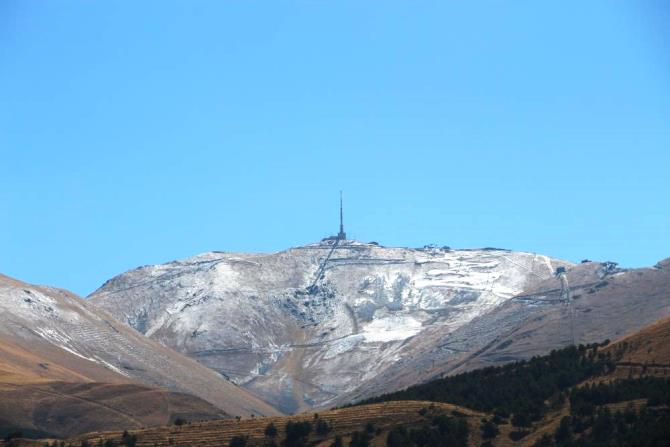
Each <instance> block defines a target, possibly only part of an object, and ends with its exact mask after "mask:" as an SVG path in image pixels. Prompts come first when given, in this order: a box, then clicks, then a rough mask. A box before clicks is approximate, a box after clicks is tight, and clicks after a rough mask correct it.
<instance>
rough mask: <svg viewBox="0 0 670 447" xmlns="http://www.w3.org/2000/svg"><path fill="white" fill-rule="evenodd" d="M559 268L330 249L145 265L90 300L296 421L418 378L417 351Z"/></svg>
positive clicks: (499, 253)
mask: <svg viewBox="0 0 670 447" xmlns="http://www.w3.org/2000/svg"><path fill="white" fill-rule="evenodd" d="M561 266H562V267H567V268H569V267H571V264H569V263H567V262H564V261H560V260H556V259H552V258H549V257H546V256H541V255H535V254H531V253H518V252H511V251H507V250H499V249H480V250H450V249H447V248H444V249H439V248H434V247H426V248H423V249H407V248H385V247H380V246H378V245H376V244H364V243H360V242H356V241H344V242H340V245H337V246H335V242H334V241H332V240H331V241H325V242H322V243H318V244H312V245H307V246H304V247H297V248H292V249H289V250H286V251H283V252H279V253H273V254H244V253H224V252H211V253H205V254H202V255H199V256H195V257H193V258H189V259H186V260H182V261H174V262H170V263H167V264H163V265H157V266H145V267H141V268H138V269H135V270H132V271H129V272H126V273H124V274H122V275H119V276H117V277H115V278H113V279H111V280H109V281H108V282H106V283H105V284H104V285H103V286H102V287H101V288H100V289H98V290H97V291H95V292H94V293H93V294H92V295H91V296H90V300H91V302H92V303H93V304H95V306H97V307H100V308H102V309H104V310H106V311H108V312H109V313H111V314H112V315H114V316H115V317H117V318H118V319H120V320H122V321H125V322H127V323H128V324H129V325H130V326H132V327H134V328H135V329H137V330H138V331H139V332H141V333H143V334H146V335H147V336H149V337H150V338H152V339H154V340H156V341H158V342H160V343H162V344H163V345H165V346H168V347H170V348H173V349H175V350H177V351H179V352H182V353H184V354H187V355H188V356H190V357H192V358H194V359H196V360H198V361H199V362H200V363H202V364H204V365H206V366H208V367H210V368H212V369H213V370H215V371H218V372H220V373H221V374H223V375H225V376H226V377H229V378H230V379H231V380H232V381H234V382H235V383H237V384H239V385H241V386H243V387H245V388H247V389H249V390H251V391H253V392H255V393H256V394H258V395H260V396H262V397H263V398H264V399H266V400H267V401H269V402H270V403H272V404H273V405H275V406H277V407H278V408H280V409H282V410H283V411H285V412H295V411H298V410H303V409H307V408H311V407H321V406H327V405H330V404H333V403H336V402H339V401H340V400H341V399H342V398H343V396H349V395H357V390H359V389H361V387H363V386H365V384H368V383H373V382H375V381H378V382H379V384H380V386H383V383H384V381H383V380H381V381H379V380H380V378H383V377H384V376H385V374H387V373H388V371H392V370H397V371H399V372H400V373H401V376H402V375H403V374H406V373H407V372H408V371H412V370H414V368H416V367H418V365H413V364H410V363H408V362H407V359H409V358H411V357H412V356H413V350H414V349H415V348H414V345H416V344H420V345H421V346H424V347H431V348H430V349H432V348H435V347H436V346H438V345H439V343H440V341H441V340H442V339H443V338H444V337H445V336H447V335H448V334H452V333H455V332H456V331H459V330H463V329H464V328H466V327H469V326H471V325H472V324H474V322H476V321H478V320H479V319H481V318H485V315H487V314H489V313H491V312H492V311H495V310H496V309H499V308H500V307H501V306H503V305H505V304H506V303H508V302H510V300H511V299H512V298H513V297H514V296H516V295H519V294H521V293H522V292H523V291H524V290H529V289H533V288H537V287H539V286H540V285H541V284H543V283H544V282H546V281H547V280H549V279H550V278H552V277H553V275H554V272H555V271H556V269H557V267H561ZM481 324H485V323H481ZM422 349H423V348H422ZM411 376H412V375H411V374H410V375H409V376H408V377H411ZM375 383H376V382H375ZM408 384H409V383H404V382H403V381H402V380H396V381H393V382H389V385H392V386H394V387H398V386H406V385H408ZM371 389H374V387H372V388H371ZM385 391H390V389H386V390H385Z"/></svg>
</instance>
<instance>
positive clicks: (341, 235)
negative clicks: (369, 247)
mask: <svg viewBox="0 0 670 447" xmlns="http://www.w3.org/2000/svg"><path fill="white" fill-rule="evenodd" d="M337 239H339V240H341V241H346V240H347V233H345V232H344V218H343V212H342V191H340V232H339V233H337Z"/></svg>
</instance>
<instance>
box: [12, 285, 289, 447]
mask: <svg viewBox="0 0 670 447" xmlns="http://www.w3.org/2000/svg"><path fill="white" fill-rule="evenodd" d="M195 396H199V397H195ZM19 403H20V404H19ZM250 413H254V414H258V415H271V414H277V411H276V410H275V409H274V408H273V407H271V406H270V405H268V404H266V403H265V402H263V401H261V400H260V399H258V398H256V397H255V396H253V395H251V394H250V393H249V392H247V391H245V390H243V389H241V388H239V387H237V386H236V385H234V384H232V383H231V382H229V381H228V380H226V379H225V378H223V377H221V376H220V375H219V374H217V373H215V372H214V371H211V370H210V369H208V368H205V367H203V366H202V365H200V364H199V363H197V362H195V361H193V360H192V359H189V358H188V357H185V356H183V355H181V354H179V353H176V352H174V351H171V350H170V349H167V348H165V347H164V346H162V345H160V344H159V343H156V342H153V341H152V340H150V339H148V338H146V337H144V336H143V335H141V334H139V333H137V332H136V331H134V330H132V329H131V328H129V327H128V326H126V325H125V324H123V323H120V322H118V321H116V320H115V319H114V318H113V317H111V316H110V315H108V314H107V313H105V312H103V311H101V310H100V309H97V308H96V307H94V306H92V305H91V304H90V303H88V302H86V301H84V300H82V299H81V298H78V297H76V296H75V295H73V294H71V293H69V292H67V291H64V290H61V289H56V288H52V287H44V286H34V285H30V284H26V283H23V282H21V281H17V280H14V279H12V278H9V277H6V276H2V275H0V426H1V427H3V428H7V427H19V428H22V429H23V430H27V431H34V432H36V433H52V434H56V435H69V434H73V433H76V432H81V431H86V430H92V429H104V428H106V429H110V428H118V427H121V426H129V427H139V426H146V425H157V424H165V423H167V422H169V421H170V420H171V419H173V418H174V417H180V416H184V417H187V418H188V417H191V416H192V417H196V418H211V417H224V416H229V417H230V416H232V415H236V414H240V415H241V414H244V415H248V414H250ZM121 424H123V425H121Z"/></svg>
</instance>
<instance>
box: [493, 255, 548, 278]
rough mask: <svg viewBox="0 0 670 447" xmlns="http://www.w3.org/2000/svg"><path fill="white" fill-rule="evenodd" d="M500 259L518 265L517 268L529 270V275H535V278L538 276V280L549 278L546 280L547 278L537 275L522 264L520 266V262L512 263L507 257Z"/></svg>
mask: <svg viewBox="0 0 670 447" xmlns="http://www.w3.org/2000/svg"><path fill="white" fill-rule="evenodd" d="M500 257H501V258H503V259H507V260H508V261H509V262H511V263H512V264H514V265H516V266H517V267H521V268H522V269H526V270H528V273H530V274H531V275H535V276H537V277H538V278H541V279H547V278H545V277H543V276H541V275H538V274H537V273H535V272H534V271H532V270H531V269H529V268H528V267H526V266H525V265H521V264H519V263H518V262H514V261H512V260H511V259H510V258H508V257H507V256H503V255H500Z"/></svg>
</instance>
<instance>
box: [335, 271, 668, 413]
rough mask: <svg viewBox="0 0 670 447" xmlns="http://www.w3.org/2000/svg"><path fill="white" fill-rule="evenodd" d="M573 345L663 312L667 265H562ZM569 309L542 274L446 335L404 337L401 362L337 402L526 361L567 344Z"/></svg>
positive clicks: (619, 333)
mask: <svg viewBox="0 0 670 447" xmlns="http://www.w3.org/2000/svg"><path fill="white" fill-rule="evenodd" d="M566 276H567V280H568V284H569V288H570V290H571V299H572V300H573V303H574V333H575V342H576V343H577V344H579V343H598V342H602V341H603V340H606V339H609V340H615V339H619V338H621V337H623V336H625V335H627V334H630V333H633V332H636V331H638V330H640V329H642V328H644V327H646V326H648V325H651V324H652V323H654V322H656V321H657V320H658V319H659V318H664V317H668V316H670V292H669V291H670V262H668V261H667V260H666V261H662V262H659V263H658V264H657V265H656V266H654V267H652V268H642V269H631V270H624V269H619V268H617V267H616V265H615V264H613V263H609V262H605V263H598V262H585V263H583V264H578V265H575V266H572V267H570V268H568V269H567V274H566ZM571 323H572V322H571V318H570V309H569V307H568V306H566V304H565V302H564V300H563V299H562V298H561V283H560V280H559V279H557V278H556V277H553V276H552V277H551V278H548V279H546V280H544V281H542V282H540V283H538V284H536V285H535V286H533V287H529V288H528V289H527V290H526V291H525V292H523V293H521V294H518V295H516V296H514V297H513V298H511V299H509V300H506V301H505V302H504V303H502V304H501V305H500V306H498V307H496V308H495V309H493V310H491V311H490V312H487V313H485V314H482V315H481V316H479V317H477V318H475V319H473V320H472V321H471V322H470V323H469V324H467V325H463V326H461V327H460V328H458V329H456V330H454V331H451V332H441V333H440V332H439V331H436V333H434V334H432V336H431V337H429V338H428V337H426V338H428V339H429V341H426V340H425V339H416V338H415V339H412V340H409V341H408V348H409V352H410V354H409V355H408V356H407V357H406V358H405V359H404V360H403V362H404V363H405V364H408V365H413V368H407V367H403V365H402V364H400V365H397V366H395V367H393V368H388V369H387V370H385V371H383V372H382V373H380V374H379V375H378V376H377V377H375V378H373V379H371V380H369V381H367V382H365V383H362V384H361V386H360V387H359V388H358V389H357V390H355V391H354V392H352V393H348V394H347V395H344V396H342V397H341V398H340V399H339V400H338V403H339V404H345V403H347V402H350V401H357V400H361V399H366V398H370V397H373V396H376V395H380V394H383V393H385V392H388V391H389V390H394V389H401V388H404V387H406V386H408V385H411V384H415V383H422V382H426V381H428V380H432V379H435V378H438V377H442V376H445V375H450V374H457V373H460V372H465V371H470V370H473V369H477V368H482V367H486V366H493V365H500V364H503V363H507V362H514V361H519V360H525V359H529V358H531V357H533V356H536V355H542V354H545V353H548V352H549V351H551V350H552V349H557V348H561V347H564V346H568V345H570V344H571V343H572V337H571V332H572V331H571Z"/></svg>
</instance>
